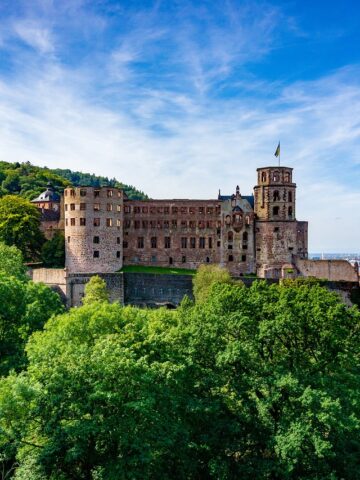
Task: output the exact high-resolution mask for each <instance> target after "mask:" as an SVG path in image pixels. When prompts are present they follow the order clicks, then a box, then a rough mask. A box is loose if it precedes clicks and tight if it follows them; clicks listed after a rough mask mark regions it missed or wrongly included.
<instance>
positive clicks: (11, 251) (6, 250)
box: [0, 242, 28, 280]
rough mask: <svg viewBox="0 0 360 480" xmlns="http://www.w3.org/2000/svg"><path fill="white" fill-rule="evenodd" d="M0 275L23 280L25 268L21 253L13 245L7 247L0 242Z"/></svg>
mask: <svg viewBox="0 0 360 480" xmlns="http://www.w3.org/2000/svg"><path fill="white" fill-rule="evenodd" d="M0 273H4V274H5V275H8V276H13V277H16V278H18V279H20V280H25V279H27V278H28V277H26V268H25V265H24V259H23V256H22V253H21V251H20V250H19V249H18V248H16V247H15V246H14V245H13V246H11V247H9V246H8V245H6V244H5V243H3V242H0Z"/></svg>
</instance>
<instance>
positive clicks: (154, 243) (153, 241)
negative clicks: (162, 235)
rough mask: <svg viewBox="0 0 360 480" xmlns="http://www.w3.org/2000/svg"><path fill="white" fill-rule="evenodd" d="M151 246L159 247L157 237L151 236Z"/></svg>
mask: <svg viewBox="0 0 360 480" xmlns="http://www.w3.org/2000/svg"><path fill="white" fill-rule="evenodd" d="M151 248H157V237H151Z"/></svg>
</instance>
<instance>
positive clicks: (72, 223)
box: [70, 218, 75, 227]
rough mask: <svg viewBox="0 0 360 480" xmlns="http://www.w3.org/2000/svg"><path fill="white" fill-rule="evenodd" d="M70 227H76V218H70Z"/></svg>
mask: <svg viewBox="0 0 360 480" xmlns="http://www.w3.org/2000/svg"><path fill="white" fill-rule="evenodd" d="M70 225H71V226H72V227H75V218H70Z"/></svg>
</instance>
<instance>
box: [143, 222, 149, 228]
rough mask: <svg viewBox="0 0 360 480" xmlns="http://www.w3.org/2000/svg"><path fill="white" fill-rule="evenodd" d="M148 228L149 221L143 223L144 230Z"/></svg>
mask: <svg viewBox="0 0 360 480" xmlns="http://www.w3.org/2000/svg"><path fill="white" fill-rule="evenodd" d="M147 227H148V221H147V220H143V221H142V228H147Z"/></svg>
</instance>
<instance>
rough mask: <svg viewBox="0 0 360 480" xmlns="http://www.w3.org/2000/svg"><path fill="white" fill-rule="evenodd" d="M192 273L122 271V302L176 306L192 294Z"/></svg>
mask: <svg viewBox="0 0 360 480" xmlns="http://www.w3.org/2000/svg"><path fill="white" fill-rule="evenodd" d="M192 279H193V276H192V275H166V274H165V275H156V274H148V273H124V303H125V305H138V306H161V305H165V306H174V307H175V306H177V305H179V303H180V302H181V300H182V299H183V298H184V296H185V295H187V296H188V297H190V298H193V295H192Z"/></svg>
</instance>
